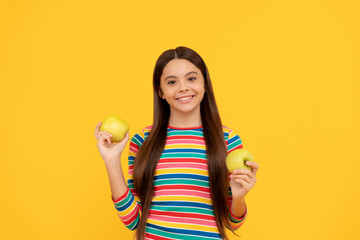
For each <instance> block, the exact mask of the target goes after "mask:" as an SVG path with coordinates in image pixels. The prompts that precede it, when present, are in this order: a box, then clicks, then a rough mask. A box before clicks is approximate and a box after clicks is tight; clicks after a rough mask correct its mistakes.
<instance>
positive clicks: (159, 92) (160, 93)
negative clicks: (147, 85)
mask: <svg viewBox="0 0 360 240" xmlns="http://www.w3.org/2000/svg"><path fill="white" fill-rule="evenodd" d="M158 94H159V97H160V98H162V99H165V98H164V96H163V93H162V91H161V89H160V88H159V89H158Z"/></svg>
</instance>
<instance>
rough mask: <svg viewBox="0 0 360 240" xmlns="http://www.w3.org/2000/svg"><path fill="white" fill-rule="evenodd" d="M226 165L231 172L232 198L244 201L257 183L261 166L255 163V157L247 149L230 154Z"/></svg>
mask: <svg viewBox="0 0 360 240" xmlns="http://www.w3.org/2000/svg"><path fill="white" fill-rule="evenodd" d="M238 150H239V151H238ZM240 150H241V151H240ZM231 153H233V154H231ZM226 164H227V167H228V169H229V171H230V172H231V174H230V187H231V192H232V197H233V199H234V200H240V199H243V198H244V197H245V196H246V194H247V193H248V192H249V191H250V190H251V189H252V188H253V187H254V185H255V183H256V173H257V171H258V169H259V164H257V163H256V162H254V157H253V156H252V155H251V154H250V152H249V151H247V150H245V149H237V150H234V151H232V152H230V153H229V154H228V157H227V158H226Z"/></svg>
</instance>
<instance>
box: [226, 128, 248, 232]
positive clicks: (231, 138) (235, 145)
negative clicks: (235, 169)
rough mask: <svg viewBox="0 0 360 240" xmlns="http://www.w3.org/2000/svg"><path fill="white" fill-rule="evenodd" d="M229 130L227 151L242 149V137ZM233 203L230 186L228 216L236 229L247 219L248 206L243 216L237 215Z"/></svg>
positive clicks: (232, 226)
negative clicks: (232, 206)
mask: <svg viewBox="0 0 360 240" xmlns="http://www.w3.org/2000/svg"><path fill="white" fill-rule="evenodd" d="M227 132H228V134H225V142H226V146H227V153H228V154H229V153H230V152H232V151H234V150H235V149H242V148H243V144H242V141H241V139H240V137H239V136H238V135H237V134H236V133H234V132H233V131H232V130H231V129H227ZM229 176H230V173H229ZM231 203H232V194H231V187H229V193H228V216H229V219H230V224H231V226H230V227H231V228H232V229H234V230H236V229H238V228H240V227H241V225H243V223H244V221H245V218H246V216H247V207H246V210H245V213H244V215H243V216H241V217H237V216H235V215H234V214H233V213H232V212H231Z"/></svg>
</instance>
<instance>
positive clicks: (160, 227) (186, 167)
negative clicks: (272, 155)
mask: <svg viewBox="0 0 360 240" xmlns="http://www.w3.org/2000/svg"><path fill="white" fill-rule="evenodd" d="M153 92H154V116H153V124H152V125H150V126H148V127H145V128H143V129H142V130H141V131H139V132H138V133H136V134H135V135H134V136H133V137H132V139H131V141H130V147H129V157H128V163H129V178H130V179H129V180H128V181H127V183H126V181H125V178H124V176H123V172H122V167H121V161H120V156H121V154H122V152H123V150H124V147H125V145H126V143H127V142H128V140H129V132H127V133H126V135H125V138H124V140H122V141H121V142H119V143H112V142H111V140H110V138H111V137H112V136H111V134H110V133H108V132H104V131H100V126H101V122H99V123H98V124H97V125H96V128H95V136H96V138H97V140H98V143H97V146H98V149H99V151H100V154H101V157H102V158H103V160H104V162H105V166H106V169H107V172H108V176H109V181H110V187H111V192H112V196H111V197H112V201H113V202H114V205H115V208H116V211H117V214H118V215H119V217H120V219H121V220H122V222H123V223H124V224H125V225H126V227H128V228H129V229H131V230H135V229H136V238H137V239H194V240H196V239H203V238H204V237H205V238H207V239H228V236H227V233H226V229H229V230H231V231H232V232H233V233H234V231H235V230H236V229H238V228H239V227H240V226H241V225H242V224H243V222H244V219H245V217H246V215H247V207H246V204H245V196H246V194H247V193H248V192H249V191H250V189H252V188H253V187H254V185H255V182H256V172H257V171H258V169H259V165H258V164H257V163H255V162H250V161H247V162H246V164H247V165H248V166H251V167H252V170H248V169H236V170H234V172H232V173H229V172H228V170H227V168H226V163H225V158H226V156H227V154H228V153H230V152H231V151H233V150H235V149H239V148H243V145H242V141H241V139H240V137H239V136H238V135H237V134H236V133H234V132H233V131H232V130H231V129H230V128H228V127H226V126H224V125H222V122H221V119H220V116H219V112H218V109H217V105H216V102H215V97H214V93H213V89H212V85H211V80H210V76H209V73H208V70H207V67H206V65H205V63H204V61H203V59H202V58H201V57H200V56H199V55H198V54H197V53H196V52H195V51H194V50H192V49H189V48H187V47H178V48H176V49H170V50H167V51H165V52H164V53H162V54H161V55H160V57H159V58H158V60H157V62H156V65H155V69H154V75H153Z"/></svg>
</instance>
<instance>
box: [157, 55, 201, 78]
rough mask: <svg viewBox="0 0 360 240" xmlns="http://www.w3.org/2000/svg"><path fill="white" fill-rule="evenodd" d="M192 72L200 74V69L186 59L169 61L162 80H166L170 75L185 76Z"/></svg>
mask: <svg viewBox="0 0 360 240" xmlns="http://www.w3.org/2000/svg"><path fill="white" fill-rule="evenodd" d="M190 71H195V72H197V73H200V69H198V68H197V67H196V66H195V65H194V64H193V63H192V62H190V61H189V60H186V59H173V60H171V61H169V62H168V63H167V64H166V66H165V68H164V70H163V72H162V75H161V78H165V77H167V76H168V75H175V76H183V75H185V74H186V73H188V72H190Z"/></svg>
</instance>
